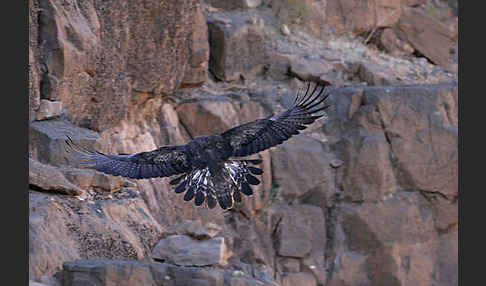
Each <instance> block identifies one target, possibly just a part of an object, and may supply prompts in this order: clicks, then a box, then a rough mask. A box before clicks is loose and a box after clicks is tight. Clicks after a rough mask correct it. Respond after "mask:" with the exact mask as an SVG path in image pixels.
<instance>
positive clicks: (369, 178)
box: [343, 134, 396, 202]
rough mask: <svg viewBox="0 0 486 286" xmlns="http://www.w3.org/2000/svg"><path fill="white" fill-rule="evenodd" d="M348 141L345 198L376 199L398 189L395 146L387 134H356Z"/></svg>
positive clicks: (355, 199)
mask: <svg viewBox="0 0 486 286" xmlns="http://www.w3.org/2000/svg"><path fill="white" fill-rule="evenodd" d="M345 142H346V147H345V148H346V149H345V154H346V157H345V158H344V161H345V162H346V166H345V168H346V170H345V171H344V176H343V192H344V199H345V200H351V201H354V202H361V201H376V200H380V199H381V198H382V197H383V196H385V195H387V194H390V193H394V192H396V179H395V175H394V173H393V167H392V162H391V161H390V156H391V154H390V152H391V150H390V146H389V145H388V143H387V141H386V138H385V136H373V135H370V136H361V135H358V134H356V136H353V137H352V139H350V140H349V139H348V140H346V141H345ZM358 142H359V143H358Z"/></svg>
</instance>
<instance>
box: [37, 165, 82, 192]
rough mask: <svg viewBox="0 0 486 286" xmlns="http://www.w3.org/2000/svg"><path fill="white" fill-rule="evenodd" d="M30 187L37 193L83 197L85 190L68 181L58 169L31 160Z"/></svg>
mask: <svg viewBox="0 0 486 286" xmlns="http://www.w3.org/2000/svg"><path fill="white" fill-rule="evenodd" d="M29 187H30V188H31V189H35V190H37V191H46V192H58V193H63V194H67V195H81V194H82V193H83V190H82V189H80V188H79V187H78V186H76V185H74V184H72V183H71V182H70V181H69V180H67V179H66V177H65V176H64V174H63V173H62V172H61V171H60V170H59V169H58V168H56V167H53V166H49V165H46V164H42V163H40V162H38V161H36V160H33V159H31V158H29Z"/></svg>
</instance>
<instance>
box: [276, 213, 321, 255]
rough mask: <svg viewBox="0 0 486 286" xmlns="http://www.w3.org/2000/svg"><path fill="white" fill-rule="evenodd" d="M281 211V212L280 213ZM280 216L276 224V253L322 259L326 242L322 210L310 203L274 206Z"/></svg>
mask: <svg viewBox="0 0 486 286" xmlns="http://www.w3.org/2000/svg"><path fill="white" fill-rule="evenodd" d="M280 211H282V213H280ZM274 212H275V215H276V216H277V217H278V216H280V217H281V220H280V222H279V223H278V226H277V230H276V231H277V232H276V234H277V249H276V250H277V253H278V254H279V255H280V256H288V257H304V256H307V255H309V256H311V257H314V258H316V259H318V260H320V261H323V254H324V249H325V243H326V231H325V221H324V215H323V213H322V210H321V209H320V208H319V207H316V206H311V205H297V206H280V207H275V210H274Z"/></svg>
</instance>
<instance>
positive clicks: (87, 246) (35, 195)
mask: <svg viewBox="0 0 486 286" xmlns="http://www.w3.org/2000/svg"><path fill="white" fill-rule="evenodd" d="M125 192H127V194H126V196H125V197H124V199H123V200H96V201H94V202H93V201H91V202H87V201H81V200H78V199H76V198H72V197H66V196H55V195H52V194H43V193H39V192H29V278H30V279H33V280H39V279H40V278H41V277H42V276H43V275H46V276H51V275H53V274H54V273H55V272H56V271H58V270H60V268H61V266H62V264H63V262H65V261H72V260H75V259H78V258H106V259H116V258H124V259H125V258H132V259H149V258H150V252H151V249H152V247H153V246H154V245H155V243H156V242H157V240H158V237H159V235H160V233H161V232H162V227H161V226H160V225H159V224H158V223H157V222H156V221H155V220H154V218H153V217H152V215H151V214H150V212H149V211H148V209H147V206H146V205H145V203H144V202H143V200H142V199H141V198H140V196H138V195H136V194H135V193H134V192H133V191H128V190H126V191H125ZM128 193H131V197H130V196H128ZM78 285H79V284H78ZM83 285H86V284H83Z"/></svg>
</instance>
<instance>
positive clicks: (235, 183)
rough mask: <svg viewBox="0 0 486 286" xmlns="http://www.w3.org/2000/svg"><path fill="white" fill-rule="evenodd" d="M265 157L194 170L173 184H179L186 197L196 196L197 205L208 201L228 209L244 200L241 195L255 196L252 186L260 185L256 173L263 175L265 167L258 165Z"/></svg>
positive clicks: (187, 198)
mask: <svg viewBox="0 0 486 286" xmlns="http://www.w3.org/2000/svg"><path fill="white" fill-rule="evenodd" d="M259 163H261V160H229V161H226V162H223V163H222V164H219V165H218V166H216V167H212V168H209V167H206V168H204V169H194V170H192V171H190V172H188V173H186V174H184V175H182V176H179V177H177V178H175V179H173V180H172V181H170V184H171V185H177V187H176V188H175V192H176V193H183V192H186V193H185V194H184V200H185V201H190V200H192V199H193V198H194V204H195V205H196V206H200V205H202V204H203V203H204V202H206V204H207V206H208V208H210V209H212V208H214V207H215V206H216V203H219V205H220V207H221V208H222V209H228V208H231V207H232V206H233V203H234V202H241V194H240V193H243V194H244V195H247V196H251V195H252V194H253V190H252V189H251V187H250V185H258V184H260V180H258V179H257V178H256V177H255V176H253V175H261V174H263V170H262V169H260V168H257V167H254V166H250V165H256V164H259Z"/></svg>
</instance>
